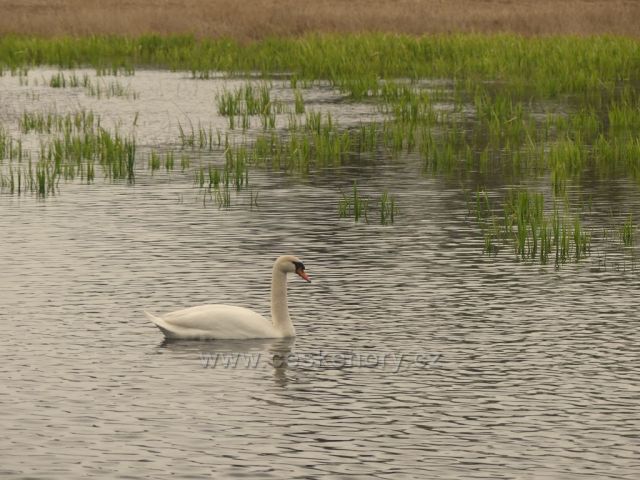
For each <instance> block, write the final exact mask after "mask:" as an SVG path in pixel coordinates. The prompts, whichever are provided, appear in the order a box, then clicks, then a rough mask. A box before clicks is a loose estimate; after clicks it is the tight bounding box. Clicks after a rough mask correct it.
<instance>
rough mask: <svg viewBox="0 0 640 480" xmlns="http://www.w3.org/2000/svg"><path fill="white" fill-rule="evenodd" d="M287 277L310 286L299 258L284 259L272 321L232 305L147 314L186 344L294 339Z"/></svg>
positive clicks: (276, 268)
mask: <svg viewBox="0 0 640 480" xmlns="http://www.w3.org/2000/svg"><path fill="white" fill-rule="evenodd" d="M287 273H296V274H298V275H299V276H300V277H302V278H303V279H304V280H306V281H307V282H311V280H310V279H309V276H308V275H307V274H306V273H305V271H304V264H303V263H302V262H301V261H300V259H299V258H298V257H295V256H293V255H282V256H281V257H278V258H277V259H276V261H275V263H274V264H273V278H272V280H271V318H272V321H271V322H270V321H269V320H267V319H266V318H265V317H263V316H262V315H260V314H259V313H256V312H254V311H252V310H249V309H247V308H243V307H235V306H233V305H217V304H216V305H199V306H197V307H190V308H185V309H183V310H176V311H175V312H171V313H167V314H166V315H163V316H162V317H156V316H155V315H152V314H150V313H149V312H146V311H145V312H144V314H145V315H146V316H147V318H148V319H149V320H151V321H152V322H153V323H155V324H156V325H157V327H158V328H159V329H160V330H161V331H162V333H164V335H165V337H167V338H176V339H185V340H207V339H228V340H231V339H249V338H281V337H293V336H295V334H296V331H295V329H294V328H293V324H292V323H291V318H289V308H288V306H287Z"/></svg>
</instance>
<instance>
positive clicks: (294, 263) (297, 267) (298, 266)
mask: <svg viewBox="0 0 640 480" xmlns="http://www.w3.org/2000/svg"><path fill="white" fill-rule="evenodd" d="M293 265H294V266H295V267H296V272H297V271H298V270H304V264H303V263H302V262H293Z"/></svg>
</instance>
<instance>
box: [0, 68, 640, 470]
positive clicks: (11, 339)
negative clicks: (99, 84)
mask: <svg viewBox="0 0 640 480" xmlns="http://www.w3.org/2000/svg"><path fill="white" fill-rule="evenodd" d="M52 73H54V72H53V71H43V70H39V71H35V72H31V73H30V85H28V86H25V85H23V86H20V85H19V82H18V79H17V78H15V77H13V78H12V77H3V78H0V80H1V83H2V90H1V91H0V104H2V105H3V107H2V108H3V110H2V112H1V116H0V118H1V120H2V123H3V124H4V125H5V127H6V128H8V129H9V130H11V131H14V133H15V132H16V131H17V130H15V129H16V118H17V116H19V115H20V114H21V113H22V111H23V110H25V109H29V110H33V111H47V109H49V108H56V109H57V110H58V111H72V110H74V109H78V108H79V107H81V106H86V107H87V108H91V109H93V110H94V111H95V112H96V113H101V114H102V115H103V117H104V118H105V119H109V121H111V122H113V124H118V123H119V122H120V124H121V125H124V126H125V127H126V126H127V125H131V124H132V123H133V120H132V119H133V118H134V116H135V113H136V112H138V113H139V121H138V124H137V127H136V134H137V136H138V140H139V142H140V143H142V144H146V145H165V146H166V144H167V143H170V142H175V140H176V138H177V122H178V120H181V119H185V118H188V119H190V120H191V121H192V122H193V123H197V122H198V121H200V120H201V121H203V122H204V121H206V122H207V123H210V122H211V123H213V124H214V125H216V124H218V125H220V126H221V127H222V126H224V124H225V123H224V120H222V119H220V118H217V117H216V116H215V105H214V102H213V96H214V94H215V91H216V90H217V89H218V88H220V85H221V83H220V81H206V82H205V81H192V80H187V79H185V78H184V77H183V76H182V75H180V74H168V73H157V72H137V73H136V75H135V77H124V78H122V77H119V79H120V81H122V82H124V83H125V84H128V82H131V88H133V89H134V90H136V91H138V92H139V93H140V97H139V98H138V99H136V100H132V99H129V100H127V99H121V98H114V99H108V100H106V99H101V100H98V99H95V98H92V97H85V96H84V95H83V94H81V93H78V90H75V91H74V90H70V89H66V90H62V89H51V88H49V87H47V86H42V85H39V86H38V85H35V84H34V82H35V79H39V81H40V83H42V82H43V80H42V79H45V80H47V81H48V78H49V77H50V75H51V74H52ZM276 89H277V85H276ZM27 92H32V93H31V94H32V95H33V92H36V94H37V95H38V97H37V99H35V100H34V98H33V96H32V97H31V98H32V100H29V97H28V93H27ZM282 95H283V98H285V97H286V95H287V92H285V91H284V90H283V91H282ZM335 97H336V94H335V92H331V91H329V90H322V89H317V90H314V91H313V92H312V93H309V94H308V97H305V98H307V101H308V106H307V108H310V105H311V108H313V105H315V107H316V108H318V109H325V110H326V109H334V110H335V111H336V114H337V115H338V116H339V118H340V120H341V122H343V123H345V124H347V123H349V122H350V121H358V120H359V119H360V118H363V117H365V118H366V117H367V116H373V115H375V113H374V112H373V109H372V108H371V106H367V105H349V104H346V105H345V104H339V103H338V104H336V103H331V101H332V98H333V100H334V101H335ZM180 115H183V116H182V117H180ZM105 121H106V120H105ZM181 121H182V120H181ZM182 123H183V124H184V121H182ZM12 129H13V130H12ZM25 142H27V143H28V142H29V140H28V139H26V140H25ZM32 143H35V140H33V142H32ZM142 163H144V162H142ZM418 172H419V169H418V168H417V166H416V165H415V164H414V162H412V160H411V159H410V158H409V159H404V160H401V161H396V162H386V163H384V164H375V165H369V166H361V167H359V168H358V169H357V170H353V169H349V168H346V167H345V168H344V169H342V170H339V171H336V172H334V174H332V175H325V176H316V177H313V178H308V179H301V178H299V177H292V176H283V175H282V174H279V173H274V172H266V171H255V172H254V171H252V173H251V175H252V177H251V183H252V187H253V188H255V189H256V190H257V191H259V192H260V199H259V207H258V208H253V209H251V208H249V201H248V199H247V196H246V195H244V194H241V195H239V196H237V197H236V196H235V195H234V196H233V199H232V202H233V205H232V207H231V208H230V209H218V208H217V207H215V206H213V205H207V206H203V204H202V197H199V196H198V192H197V189H196V188H195V187H194V186H193V179H192V175H191V174H189V173H185V174H181V173H177V172H176V173H173V174H170V175H163V174H159V173H156V174H155V175H154V176H151V175H150V174H149V173H148V172H146V169H145V168H144V166H143V165H142V164H141V167H140V174H139V175H138V181H137V182H136V184H135V185H134V186H127V185H119V184H109V183H108V182H103V181H102V180H101V179H98V180H97V181H96V184H95V185H89V186H87V185H81V184H78V183H69V184H66V185H61V189H60V194H59V195H56V196H54V197H49V198H47V199H46V200H44V201H42V200H37V199H35V198H33V197H30V196H26V197H25V196H23V197H17V196H10V195H6V194H5V195H2V196H0V232H2V248H0V287H1V288H0V305H1V308H0V323H1V324H2V326H3V333H4V334H3V335H2V336H1V337H0V378H1V379H2V381H1V382H0V385H1V386H0V431H2V432H3V435H2V437H1V438H0V476H1V477H2V478H10V479H14V478H16V479H17V478H55V479H69V478H91V477H105V478H106V477H109V478H114V477H116V476H118V477H127V478H152V479H160V478H210V477H215V478H234V477H243V478H278V479H279V478H336V479H337V478H389V479H400V478H452V479H453V478H456V479H457V478H487V479H496V478H510V479H511V478H522V479H530V478H531V479H533V478H535V479H543V478H549V479H565V478H576V479H583V478H594V479H605V478H629V479H632V478H634V479H635V478H637V474H638V471H640V437H639V435H640V420H639V418H640V385H639V383H638V363H637V361H638V356H639V354H640V344H639V342H638V340H637V336H638V300H637V299H638V293H639V290H640V288H639V287H640V282H639V281H638V273H637V272H631V271H629V270H628V268H627V267H626V266H624V265H621V264H618V265H617V266H616V265H612V266H610V267H609V268H607V269H604V268H601V264H600V261H599V260H598V259H597V258H593V259H589V260H587V261H585V262H582V263H580V264H578V265H567V266H565V267H563V268H562V269H560V270H555V269H554V268H553V267H540V266H536V265H531V264H527V263H519V262H517V261H516V260H515V259H514V258H513V256H512V255H511V253H510V252H506V251H505V252H502V253H501V254H500V255H498V256H497V257H495V258H493V257H487V256H483V255H482V253H481V252H482V243H483V239H482V235H481V233H480V232H479V230H478V229H477V227H476V225H475V223H474V219H473V218H469V216H468V211H467V204H466V200H465V196H464V194H463V193H462V192H461V189H460V188H459V186H458V185H457V184H455V182H448V181H445V180H443V179H434V178H428V177H425V176H422V175H419V174H418ZM356 174H357V176H358V178H359V179H361V180H360V182H361V185H362V188H363V190H364V191H365V192H367V191H370V192H380V191H381V189H382V188H385V187H386V188H388V189H389V190H390V191H391V192H394V193H395V194H396V196H397V198H398V203H399V205H400V208H401V213H400V214H399V217H398V221H397V222H396V224H395V225H394V226H387V227H383V226H377V225H375V224H370V225H358V224H354V223H352V222H351V221H348V220H338V219H337V202H338V199H339V198H340V189H341V188H343V189H344V188H347V186H348V185H349V184H350V182H351V181H352V179H353V178H354V176H355V175H356ZM614 194H615V195H620V196H621V197H624V198H628V199H629V200H628V201H630V202H632V204H633V205H636V206H637V205H638V203H637V202H638V201H637V192H636V188H635V187H632V186H630V185H627V184H626V183H620V184H613V185H611V186H610V187H608V188H605V187H594V190H593V196H594V205H595V207H594V208H596V210H597V209H598V206H600V207H601V208H600V210H602V211H606V210H607V208H608V204H607V203H606V202H609V201H610V200H609V199H610V198H611V196H612V195H614ZM281 253H295V254H297V255H299V256H300V257H302V258H303V260H304V261H305V264H306V266H307V271H308V272H309V274H310V275H311V277H312V279H313V283H311V284H305V283H304V282H301V281H295V280H293V279H291V282H290V284H289V304H290V310H291V315H292V318H293V320H294V324H295V326H296V330H297V332H298V337H297V338H296V339H295V340H289V341H283V340H277V341H274V340H260V341H251V342H222V341H212V342H173V343H165V342H163V338H162V335H161V334H160V332H159V331H158V330H157V329H156V327H155V326H153V325H152V324H150V323H149V322H148V321H147V320H146V319H145V317H144V315H143V314H142V310H143V309H149V310H151V311H153V312H156V313H163V312H166V311H169V310H172V309H176V308H181V307H185V306H190V305H197V304H200V303H208V302H210V303H232V304H237V305H243V306H247V307H251V308H254V309H256V310H258V311H260V312H262V313H265V314H267V313H268V311H269V291H268V289H269V283H270V277H269V276H270V269H271V263H272V261H273V260H274V259H275V257H276V256H278V255H279V254H281ZM623 269H626V271H623ZM232 354H240V355H242V356H241V357H240V358H239V360H238V365H237V366H236V368H232V366H231V365H228V366H226V367H225V362H230V361H231V362H233V357H231V356H230V355H232ZM287 356H289V361H288V362H285V361H283V359H284V358H286V357H287ZM400 358H401V359H402V361H401V362H400V363H399V365H398V359H400ZM247 361H249V363H251V365H249V366H247V363H246V362H247ZM254 362H255V363H256V365H253V363H254ZM214 363H215V365H214Z"/></svg>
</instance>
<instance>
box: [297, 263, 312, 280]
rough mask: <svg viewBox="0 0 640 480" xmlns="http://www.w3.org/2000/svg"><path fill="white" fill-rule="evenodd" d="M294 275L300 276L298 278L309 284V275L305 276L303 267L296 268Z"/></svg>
mask: <svg viewBox="0 0 640 480" xmlns="http://www.w3.org/2000/svg"><path fill="white" fill-rule="evenodd" d="M296 273H297V274H298V275H300V278H302V279H303V280H304V281H306V282H309V283H311V279H310V278H309V275H307V274H306V272H305V271H304V267H302V268H296Z"/></svg>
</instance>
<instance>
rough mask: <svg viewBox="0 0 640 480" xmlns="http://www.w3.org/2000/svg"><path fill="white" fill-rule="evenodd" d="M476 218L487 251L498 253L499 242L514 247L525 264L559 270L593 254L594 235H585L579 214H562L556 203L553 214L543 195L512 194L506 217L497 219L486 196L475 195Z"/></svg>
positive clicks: (523, 191)
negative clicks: (551, 264)
mask: <svg viewBox="0 0 640 480" xmlns="http://www.w3.org/2000/svg"><path fill="white" fill-rule="evenodd" d="M476 217H477V218H478V219H479V221H480V226H481V228H482V230H483V232H484V236H485V241H484V249H485V252H487V253H495V252H496V251H497V248H498V247H497V245H496V244H495V242H496V241H501V242H502V243H503V244H507V245H508V244H511V245H512V246H513V248H514V251H515V254H516V257H517V258H519V259H522V260H531V261H536V260H537V261H539V262H540V263H541V264H543V265H544V264H547V263H549V260H550V258H551V259H553V262H554V264H555V265H556V266H559V265H560V264H563V263H566V262H568V261H572V260H573V261H579V260H580V259H582V258H584V257H586V256H588V255H589V253H590V251H591V234H590V233H589V232H587V231H585V229H584V227H583V225H582V221H581V219H580V217H579V216H578V215H577V214H573V215H572V214H570V213H569V212H568V210H567V209H566V208H565V209H564V210H561V208H560V207H559V206H558V204H557V203H555V202H554V204H553V206H552V208H551V212H550V213H547V211H546V210H545V203H544V196H543V194H542V193H532V192H529V191H528V190H515V191H509V192H508V193H507V196H506V198H505V201H504V211H503V216H502V218H500V217H499V216H497V215H496V214H495V213H494V212H493V210H492V208H491V206H490V202H489V197H488V195H487V193H486V192H478V194H477V195H476Z"/></svg>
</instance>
